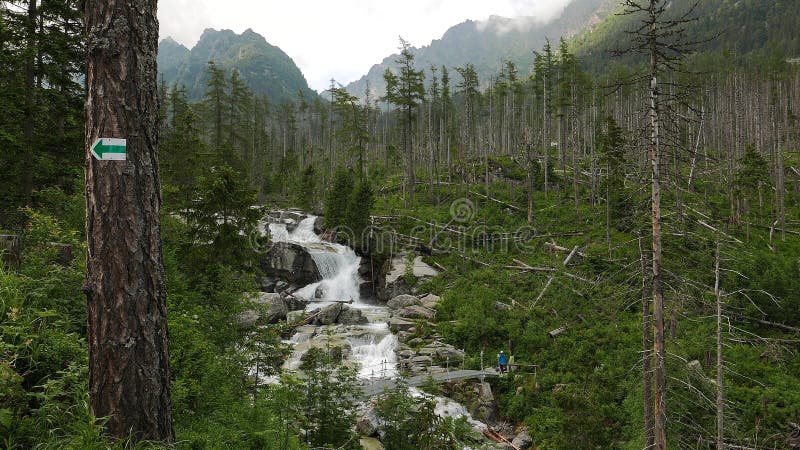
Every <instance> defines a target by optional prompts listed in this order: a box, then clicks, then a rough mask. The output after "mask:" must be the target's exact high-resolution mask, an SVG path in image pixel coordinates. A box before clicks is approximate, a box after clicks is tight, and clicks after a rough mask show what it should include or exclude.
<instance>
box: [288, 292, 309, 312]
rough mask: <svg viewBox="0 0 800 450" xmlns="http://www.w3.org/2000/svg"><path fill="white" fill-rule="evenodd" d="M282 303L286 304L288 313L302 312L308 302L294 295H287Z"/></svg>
mask: <svg viewBox="0 0 800 450" xmlns="http://www.w3.org/2000/svg"><path fill="white" fill-rule="evenodd" d="M284 303H286V308H287V309H288V310H289V311H303V310H304V309H306V307H307V306H308V303H309V302H308V301H306V300H303V299H301V298H298V297H295V296H294V295H287V296H286V297H284Z"/></svg>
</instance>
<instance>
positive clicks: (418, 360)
mask: <svg viewBox="0 0 800 450" xmlns="http://www.w3.org/2000/svg"><path fill="white" fill-rule="evenodd" d="M411 364H414V365H416V366H426V367H427V366H430V365H432V364H433V358H431V357H430V356H424V355H423V356H415V357H413V358H411Z"/></svg>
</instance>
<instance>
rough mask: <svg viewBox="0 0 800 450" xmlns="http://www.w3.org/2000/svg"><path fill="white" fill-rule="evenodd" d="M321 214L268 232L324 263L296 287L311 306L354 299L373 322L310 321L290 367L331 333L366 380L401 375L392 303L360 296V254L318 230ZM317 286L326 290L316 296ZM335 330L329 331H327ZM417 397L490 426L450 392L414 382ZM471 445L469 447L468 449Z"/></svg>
mask: <svg viewBox="0 0 800 450" xmlns="http://www.w3.org/2000/svg"><path fill="white" fill-rule="evenodd" d="M315 219H316V217H313V216H309V217H308V218H306V219H304V220H303V221H302V222H300V224H298V226H297V228H295V229H294V230H293V231H291V232H289V231H288V230H287V228H286V225H285V224H270V225H269V232H270V235H271V237H272V240H273V241H275V242H294V243H296V244H299V245H302V246H303V247H305V248H306V249H307V250H308V252H309V254H311V257H312V258H313V259H314V262H315V263H316V265H317V268H318V269H319V272H320V275H321V276H322V278H323V279H322V281H320V282H317V283H312V284H310V285H308V286H305V287H303V288H301V289H299V290H298V291H296V292H295V293H294V295H295V296H297V297H301V298H303V299H306V300H309V301H311V303H310V304H309V306H308V307H307V308H306V311H314V310H316V309H319V308H322V307H325V306H327V305H329V304H331V302H333V301H342V300H345V301H352V303H350V304H349V307H350V308H356V309H359V310H360V311H361V312H362V314H363V315H364V316H365V317H367V319H368V320H369V323H368V324H367V325H359V326H343V325H330V326H326V327H322V328H323V330H319V329H317V332H316V335H314V333H313V332H309V329H308V327H302V328H301V329H298V332H297V333H296V334H295V335H294V336H292V338H291V340H289V341H288V343H290V344H292V345H293V346H294V349H295V351H294V353H293V354H292V355H291V356H290V357H289V359H288V360H287V361H286V363H285V364H284V369H286V370H297V369H298V368H299V366H300V363H301V358H302V357H303V354H305V352H307V351H308V349H309V348H311V347H312V346H313V345H315V341H316V343H317V344H320V343H324V342H326V341H327V340H329V339H332V340H338V341H344V342H347V343H348V344H349V346H350V355H349V356H348V362H350V363H353V364H355V365H356V366H357V367H358V375H357V376H358V378H359V379H362V380H371V379H381V378H396V377H397V376H398V371H397V356H396V354H395V349H396V348H397V344H398V342H397V337H396V336H395V335H394V334H392V333H391V332H390V330H389V325H388V324H387V320H388V319H389V309H388V308H386V307H382V306H375V305H370V304H368V303H365V302H363V301H362V299H361V295H360V292H359V284H360V282H361V279H360V277H359V275H358V268H359V265H360V263H361V258H360V257H359V256H358V255H356V253H355V252H354V251H353V250H352V249H351V248H349V247H346V246H343V245H339V244H336V243H330V242H325V241H323V240H322V239H321V238H320V237H319V236H318V235H317V234H316V233H314V221H315ZM318 288H321V290H322V294H323V295H322V296H321V297H319V298H317V297H316V293H317V290H318ZM328 332H330V334H328ZM409 391H410V393H411V395H413V396H415V397H423V396H424V397H428V398H432V399H433V400H434V401H435V402H436V406H435V408H434V412H435V413H436V414H437V415H438V416H440V417H452V418H454V419H458V418H461V417H464V418H466V420H467V422H468V423H470V424H471V425H472V426H473V428H475V429H476V430H478V431H479V432H480V431H483V430H485V429H486V428H487V426H486V425H485V424H484V423H482V422H479V421H477V420H475V419H474V418H473V417H472V416H471V415H470V413H469V411H468V410H467V408H466V407H464V406H463V405H461V404H459V403H457V402H455V401H453V400H451V399H448V398H445V397H438V396H432V395H430V394H426V393H423V392H422V391H420V390H419V389H416V388H409ZM466 448H468V447H465V449H466Z"/></svg>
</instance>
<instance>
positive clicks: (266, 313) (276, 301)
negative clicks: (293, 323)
mask: <svg viewBox="0 0 800 450" xmlns="http://www.w3.org/2000/svg"><path fill="white" fill-rule="evenodd" d="M248 300H249V301H250V302H252V303H254V304H256V305H258V306H259V313H260V314H259V318H258V320H259V321H261V322H264V323H269V324H275V323H278V322H280V321H281V320H284V319H286V315H287V314H289V308H288V307H287V306H286V302H284V300H283V297H281V295H280V294H274V293H272V294H271V293H267V292H259V293H258V294H255V295H251V296H250V297H249V298H248Z"/></svg>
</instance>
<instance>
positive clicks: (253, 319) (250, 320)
mask: <svg viewBox="0 0 800 450" xmlns="http://www.w3.org/2000/svg"><path fill="white" fill-rule="evenodd" d="M258 317H259V315H258V312H257V311H253V310H252V309H251V310H247V311H242V312H241V313H239V315H237V316H236V323H238V324H239V325H241V326H243V327H252V326H255V324H256V323H258Z"/></svg>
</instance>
